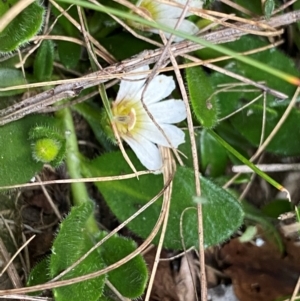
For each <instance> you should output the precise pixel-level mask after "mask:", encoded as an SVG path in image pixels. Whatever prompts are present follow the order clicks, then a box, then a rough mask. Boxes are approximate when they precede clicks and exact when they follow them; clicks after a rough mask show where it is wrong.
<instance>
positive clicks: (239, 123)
mask: <svg viewBox="0 0 300 301" xmlns="http://www.w3.org/2000/svg"><path fill="white" fill-rule="evenodd" d="M284 109H285V108H279V107H278V108H273V109H271V108H267V110H266V120H267V122H266V129H265V137H267V136H268V135H269V134H270V133H271V131H272V130H273V128H274V127H275V126H276V125H277V123H278V121H279V119H280V118H281V116H282V114H283V112H284ZM262 117H263V107H262V106H259V105H251V106H250V107H248V108H247V109H246V110H244V111H242V112H240V113H238V114H236V115H234V116H233V117H232V118H231V122H232V124H233V125H234V127H235V128H236V129H237V130H238V131H239V132H240V133H241V134H242V135H243V136H244V137H245V138H246V139H247V140H248V141H250V142H251V143H252V144H253V145H255V146H258V145H259V141H260V135H261V128H262V125H261V124H262ZM299 124H300V112H299V111H298V110H296V109H292V111H291V113H290V115H289V116H288V118H287V119H286V121H285V122H284V124H283V125H282V126H281V128H280V129H279V131H278V132H277V134H276V135H275V136H274V138H273V140H272V141H271V142H270V144H269V145H268V146H267V147H266V150H267V151H269V152H272V153H275V154H279V155H284V156H296V155H299V154H300V147H299V145H300V144H299V143H300V139H299V137H300V126H299ZM250 125H251V126H250Z"/></svg>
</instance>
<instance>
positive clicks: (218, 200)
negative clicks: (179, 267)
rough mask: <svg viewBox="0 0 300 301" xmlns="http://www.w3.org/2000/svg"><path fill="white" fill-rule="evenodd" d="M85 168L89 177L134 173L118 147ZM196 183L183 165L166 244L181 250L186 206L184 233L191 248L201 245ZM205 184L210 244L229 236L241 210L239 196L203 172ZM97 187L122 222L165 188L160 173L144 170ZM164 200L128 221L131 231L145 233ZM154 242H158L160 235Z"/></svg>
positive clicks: (238, 222)
mask: <svg viewBox="0 0 300 301" xmlns="http://www.w3.org/2000/svg"><path fill="white" fill-rule="evenodd" d="M128 154H129V156H130V158H131V160H132V162H133V164H134V165H135V167H136V168H137V170H141V169H143V167H142V166H141V164H140V163H139V162H138V160H137V159H136V158H135V157H134V156H133V155H132V153H131V152H128ZM83 170H84V172H85V174H86V175H87V176H96V175H97V176H109V175H120V174H126V173H131V170H130V168H129V167H128V164H127V163H126V161H125V160H124V159H123V157H122V154H121V153H120V152H116V153H109V154H105V155H102V156H100V157H98V158H97V159H95V160H93V161H92V162H90V163H84V166H83ZM194 185H195V184H194V173H193V171H192V169H189V168H183V167H179V168H178V169H177V172H176V175H175V178H174V182H173V193H172V199H171V208H170V218H169V223H168V228H167V233H166V237H165V240H164V246H165V247H166V248H171V249H177V250H180V249H182V244H181V239H180V218H181V216H182V214H183V212H184V210H185V209H187V208H190V209H188V210H187V211H186V212H185V213H184V214H183V216H182V218H183V223H182V226H183V229H182V230H183V237H184V240H185V243H186V246H187V247H191V246H196V247H197V246H198V230H197V213H196V203H195V202H194V196H195V186H194ZM201 185H202V186H201V187H202V193H203V194H202V196H203V197H204V198H205V199H206V200H207V201H206V202H205V203H204V204H203V211H204V213H203V216H204V231H205V232H204V236H205V246H211V245H215V244H218V243H220V242H222V241H224V240H226V239H228V237H229V236H230V235H231V234H232V233H233V232H234V231H236V229H237V228H238V227H239V226H240V225H241V223H242V221H243V211H242V209H241V206H240V205H239V203H238V202H237V200H236V199H235V198H234V197H233V196H232V195H230V194H229V193H228V192H226V191H225V190H223V189H222V188H220V187H219V186H217V185H215V184H214V183H212V182H210V181H209V180H207V179H205V178H202V177H201ZM96 186H97V187H98V188H99V190H100V191H101V193H102V194H103V196H104V197H105V199H106V201H107V203H108V205H109V207H110V208H111V210H112V211H113V212H114V214H115V215H116V217H117V218H118V219H119V220H120V221H124V220H126V219H127V218H129V217H130V216H131V215H132V214H134V213H135V212H136V211H137V210H138V209H139V208H141V206H143V205H145V204H146V203H147V202H148V201H150V200H151V199H152V198H153V197H154V196H155V195H156V194H157V193H158V192H159V191H160V190H161V189H162V188H163V181H162V177H161V176H160V175H146V176H141V177H140V178H139V179H135V178H134V179H130V180H122V181H113V182H98V183H96ZM161 205H162V201H161V199H160V200H158V201H156V202H155V203H154V204H153V205H151V206H150V207H149V208H148V209H146V210H145V211H144V212H142V213H141V214H140V215H139V216H138V217H136V218H135V219H134V220H133V221H132V222H130V223H129V225H128V227H129V228H130V230H131V231H133V232H134V233H136V234H137V235H139V236H141V237H143V238H146V237H147V236H148V235H149V234H150V232H151V230H152V229H153V227H154V225H155V223H156V221H157V219H158V216H159V214H160V210H161ZM154 242H155V243H157V242H158V237H156V239H155V240H154Z"/></svg>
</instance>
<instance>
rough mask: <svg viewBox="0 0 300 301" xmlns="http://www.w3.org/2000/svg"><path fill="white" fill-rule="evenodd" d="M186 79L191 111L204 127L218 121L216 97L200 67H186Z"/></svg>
mask: <svg viewBox="0 0 300 301" xmlns="http://www.w3.org/2000/svg"><path fill="white" fill-rule="evenodd" d="M186 80H187V85H188V90H189V94H190V99H191V104H192V108H193V112H194V114H195V115H196V117H197V119H198V121H199V122H200V123H201V125H202V126H203V127H204V128H212V127H214V126H215V125H216V124H217V121H218V99H217V97H216V95H214V89H213V87H212V84H211V82H210V80H209V79H208V75H207V74H206V73H205V71H204V70H203V68H202V67H192V68H187V69H186Z"/></svg>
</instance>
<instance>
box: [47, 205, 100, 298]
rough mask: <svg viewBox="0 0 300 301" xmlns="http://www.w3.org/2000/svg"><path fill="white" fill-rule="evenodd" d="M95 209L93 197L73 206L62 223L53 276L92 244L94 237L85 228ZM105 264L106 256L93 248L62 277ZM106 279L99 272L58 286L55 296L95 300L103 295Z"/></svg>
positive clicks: (89, 271) (53, 257) (51, 269)
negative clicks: (92, 250) (66, 284)
mask: <svg viewBox="0 0 300 301" xmlns="http://www.w3.org/2000/svg"><path fill="white" fill-rule="evenodd" d="M93 209H94V205H93V203H92V202H91V201H90V202H85V203H83V204H82V205H80V206H78V207H73V208H72V210H71V213H70V214H69V215H68V216H67V218H66V219H65V220H64V221H63V222H62V223H61V225H60V229H59V232H58V235H57V237H56V239H55V241H54V243H53V247H52V254H51V257H50V276H51V277H55V276H57V275H58V274H59V273H60V272H62V271H63V270H65V269H66V268H68V267H69V266H70V265H72V264H73V263H74V262H75V261H76V260H78V259H79V258H80V257H81V256H83V255H84V254H85V253H86V252H87V251H88V250H89V249H90V248H92V247H93V243H92V241H91V238H90V237H89V236H88V233H87V230H86V228H85V224H86V221H87V220H88V218H89V217H90V215H91V214H92V212H93ZM103 267H104V263H103V259H102V258H101V256H100V255H99V253H98V252H93V253H92V254H91V255H89V256H88V257H87V258H86V259H85V260H84V261H83V262H81V263H80V264H79V265H78V266H76V267H75V268H74V269H72V270H71V271H70V272H69V273H67V274H66V275H65V276H63V277H62V279H71V278H74V277H78V276H81V275H85V274H88V273H91V272H95V271H98V270H100V269H102V268H103ZM104 281H105V276H100V277H97V278H93V279H90V280H86V281H83V282H80V283H76V284H73V285H68V286H64V287H59V288H55V289H54V290H53V291H54V297H55V300H56V301H65V300H74V301H82V300H89V301H93V300H95V301H96V300H98V298H99V297H100V296H101V295H102V291H103V287H104Z"/></svg>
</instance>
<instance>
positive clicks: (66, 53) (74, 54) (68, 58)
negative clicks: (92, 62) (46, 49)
mask: <svg viewBox="0 0 300 301" xmlns="http://www.w3.org/2000/svg"><path fill="white" fill-rule="evenodd" d="M57 50H58V55H59V59H60V61H61V63H62V64H63V65H64V66H65V67H66V68H68V69H73V68H75V67H76V66H77V64H78V62H79V59H80V55H81V46H80V45H78V44H74V43H71V42H68V41H58V42H57Z"/></svg>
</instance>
